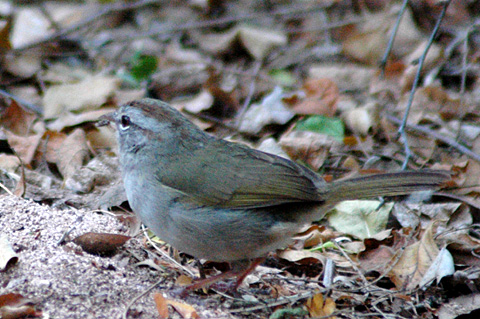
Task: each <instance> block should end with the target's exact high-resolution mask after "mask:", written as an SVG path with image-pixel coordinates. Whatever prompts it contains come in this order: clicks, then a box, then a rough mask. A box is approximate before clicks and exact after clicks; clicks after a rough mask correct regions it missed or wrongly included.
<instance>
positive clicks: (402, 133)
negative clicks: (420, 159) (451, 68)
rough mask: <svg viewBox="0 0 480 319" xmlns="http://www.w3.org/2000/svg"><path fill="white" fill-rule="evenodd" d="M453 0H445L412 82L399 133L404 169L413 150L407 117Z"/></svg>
mask: <svg viewBox="0 0 480 319" xmlns="http://www.w3.org/2000/svg"><path fill="white" fill-rule="evenodd" d="M450 2H451V0H446V1H444V4H443V8H442V12H441V13H440V16H439V17H438V19H437V23H436V24H435V28H434V29H433V31H432V34H431V35H430V38H429V39H428V43H427V47H426V48H425V50H424V51H423V54H422V56H421V57H420V60H419V62H418V69H417V74H416V75H415V80H414V81H413V84H412V89H411V91H410V96H409V98H408V102H407V107H406V109H405V114H404V116H403V120H402V124H401V125H400V127H399V129H398V134H399V135H400V136H401V139H402V142H403V143H404V148H405V161H404V162H403V165H402V169H405V168H406V167H407V165H408V161H409V160H410V158H411V156H412V152H411V150H410V148H409V147H408V142H407V136H406V132H405V126H406V125H407V119H408V115H409V114H410V108H411V106H412V103H413V97H414V96H415V91H416V90H417V87H418V82H420V75H421V73H422V69H423V64H424V63H425V58H426V57H427V53H428V51H429V49H430V47H431V46H432V44H433V40H434V39H435V37H436V35H437V32H438V29H440V24H441V23H442V21H443V18H444V17H445V12H446V11H447V8H448V5H449V4H450Z"/></svg>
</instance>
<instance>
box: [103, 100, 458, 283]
mask: <svg viewBox="0 0 480 319" xmlns="http://www.w3.org/2000/svg"><path fill="white" fill-rule="evenodd" d="M100 120H101V123H100V124H99V125H106V124H107V123H108V122H114V123H115V124H116V126H117V134H118V135H117V136H118V141H119V155H120V163H121V166H122V168H123V181H124V185H125V191H126V194H127V198H128V201H129V203H130V206H131V207H132V209H133V211H134V212H135V213H136V214H138V216H139V217H140V219H141V220H142V221H143V223H145V224H146V225H147V226H148V227H149V228H150V229H151V230H152V231H153V232H154V233H155V234H156V235H158V236H159V237H160V238H161V239H163V240H165V241H166V242H168V243H170V244H171V245H172V246H173V247H175V248H177V249H179V250H180V251H183V252H185V253H188V254H190V255H193V256H195V257H198V258H204V259H207V260H211V261H227V262H231V263H232V270H231V271H230V272H227V273H224V274H222V275H220V276H217V277H213V278H211V279H210V278H209V279H206V280H204V281H200V282H199V283H198V284H193V285H192V286H191V289H196V288H199V287H203V286H205V285H208V284H210V283H213V282H215V281H218V280H219V279H223V278H227V277H233V276H237V285H238V284H240V283H241V281H242V280H243V279H244V277H245V276H246V275H247V274H248V273H249V272H250V271H251V270H253V268H254V267H255V266H256V265H257V264H258V263H259V262H260V261H261V260H262V258H263V257H265V256H266V255H267V253H268V252H270V251H273V250H275V249H278V248H282V247H285V246H286V245H287V244H288V243H289V241H290V239H291V237H292V236H293V235H295V234H296V233H297V232H298V231H299V230H300V229H301V228H302V226H304V225H305V224H307V223H310V222H312V221H316V220H320V219H321V218H322V217H323V216H324V214H325V213H326V212H327V211H328V210H329V209H330V208H332V207H333V206H334V205H335V204H337V203H338V202H340V201H344V200H351V199H360V198H369V197H370V198H371V197H378V196H395V195H403V194H409V193H412V192H415V191H420V190H429V189H435V188H438V186H439V185H440V184H441V183H443V182H445V181H446V180H448V179H449V178H450V176H449V175H448V174H447V173H445V172H442V171H428V170H424V171H402V172H396V173H386V174H379V175H371V176H362V177H357V178H352V179H348V180H343V181H336V182H332V183H326V182H325V181H324V180H323V179H322V177H320V175H318V174H316V173H314V172H313V171H311V170H310V169H308V168H306V167H304V166H302V165H299V164H297V163H295V162H293V161H290V160H288V159H285V158H282V157H279V156H276V155H272V154H268V153H264V152H261V151H257V150H255V149H251V148H249V147H246V146H243V145H240V144H236V143H232V142H227V141H225V140H222V139H217V138H215V137H213V136H210V135H208V134H206V133H205V132H203V131H202V130H200V129H199V128H197V127H196V126H195V125H194V124H193V123H191V122H190V121H189V120H187V119H186V118H185V117H184V116H182V115H181V114H180V112H178V111H177V110H175V109H174V108H172V107H170V106H169V105H168V104H166V103H164V102H162V101H159V100H155V99H147V98H146V99H141V100H138V101H133V102H130V103H127V104H125V105H123V106H121V107H120V108H119V109H118V110H117V111H116V112H114V113H111V114H107V115H105V116H103V117H102V118H101V119H100Z"/></svg>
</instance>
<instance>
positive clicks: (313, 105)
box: [292, 78, 339, 117]
mask: <svg viewBox="0 0 480 319" xmlns="http://www.w3.org/2000/svg"><path fill="white" fill-rule="evenodd" d="M303 91H304V92H305V94H306V97H305V98H304V99H303V100H301V101H300V102H298V103H297V104H296V105H293V106H292V110H293V111H294V112H295V113H297V114H320V115H325V116H329V117H332V116H334V115H335V112H336V110H337V100H338V94H339V92H338V87H337V85H336V84H335V82H333V81H332V80H330V79H328V78H323V79H308V80H306V81H305V83H304V84H303Z"/></svg>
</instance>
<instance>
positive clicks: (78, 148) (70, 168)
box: [57, 129, 89, 182]
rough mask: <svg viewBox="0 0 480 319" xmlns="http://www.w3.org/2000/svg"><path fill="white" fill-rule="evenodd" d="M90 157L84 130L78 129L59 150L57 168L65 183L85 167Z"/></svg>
mask: <svg viewBox="0 0 480 319" xmlns="http://www.w3.org/2000/svg"><path fill="white" fill-rule="evenodd" d="M88 155H89V150H88V146H87V139H86V136H85V132H84V131H83V130H82V129H76V130H75V131H73V132H72V133H70V135H68V136H67V137H66V138H65V140H64V141H63V142H62V144H61V145H60V147H59V148H58V149H57V167H58V170H59V171H60V174H62V176H63V178H64V181H65V182H66V181H67V180H68V179H69V178H71V177H72V176H73V175H74V174H75V173H76V172H77V171H78V170H79V169H80V168H81V167H82V166H83V164H84V163H85V161H86V160H87V158H88Z"/></svg>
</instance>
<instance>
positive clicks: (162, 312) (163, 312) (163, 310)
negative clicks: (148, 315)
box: [153, 292, 168, 319]
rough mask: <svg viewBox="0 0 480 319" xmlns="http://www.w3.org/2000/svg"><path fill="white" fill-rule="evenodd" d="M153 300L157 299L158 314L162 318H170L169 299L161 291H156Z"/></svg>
mask: <svg viewBox="0 0 480 319" xmlns="http://www.w3.org/2000/svg"><path fill="white" fill-rule="evenodd" d="M153 301H155V306H156V308H157V311H158V315H159V316H160V318H162V319H167V318H168V303H167V299H165V297H163V295H162V294H161V293H158V292H157V293H154V294H153Z"/></svg>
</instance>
